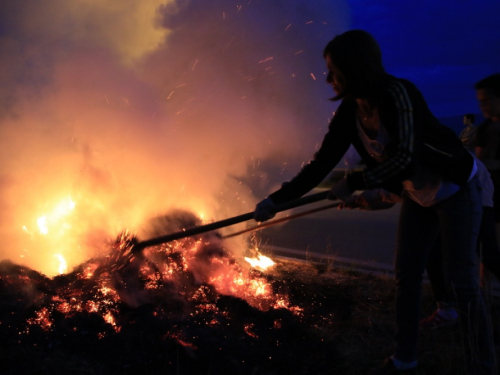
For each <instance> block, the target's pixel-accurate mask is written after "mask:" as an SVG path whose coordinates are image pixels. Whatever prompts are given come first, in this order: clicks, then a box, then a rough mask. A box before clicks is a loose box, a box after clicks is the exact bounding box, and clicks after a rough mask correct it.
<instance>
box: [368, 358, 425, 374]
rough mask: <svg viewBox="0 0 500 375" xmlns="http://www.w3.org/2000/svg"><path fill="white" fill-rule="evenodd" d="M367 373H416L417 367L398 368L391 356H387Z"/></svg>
mask: <svg viewBox="0 0 500 375" xmlns="http://www.w3.org/2000/svg"><path fill="white" fill-rule="evenodd" d="M368 375H418V372H417V369H416V368H413V369H409V370H398V369H397V368H396V366H394V363H393V362H392V359H391V358H387V359H386V360H385V361H384V363H383V364H382V365H381V366H379V367H375V368H374V369H372V370H370V372H368Z"/></svg>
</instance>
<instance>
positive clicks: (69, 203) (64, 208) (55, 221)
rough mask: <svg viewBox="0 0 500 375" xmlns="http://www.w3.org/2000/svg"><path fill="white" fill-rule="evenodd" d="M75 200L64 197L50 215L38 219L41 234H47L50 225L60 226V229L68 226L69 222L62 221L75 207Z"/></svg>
mask: <svg viewBox="0 0 500 375" xmlns="http://www.w3.org/2000/svg"><path fill="white" fill-rule="evenodd" d="M75 206H76V204H75V202H74V201H73V200H72V199H71V197H67V198H64V199H63V200H62V201H60V202H59V203H58V204H57V205H56V206H55V207H54V209H53V210H52V212H51V213H50V214H48V215H43V216H40V217H39V218H38V219H37V221H36V222H37V224H38V229H39V231H40V233H41V234H43V235H47V234H48V233H49V227H56V226H57V227H58V228H59V230H60V231H62V230H63V229H64V227H67V224H64V223H61V221H62V219H63V218H64V217H65V216H68V215H69V214H70V213H71V211H73V210H74V209H75Z"/></svg>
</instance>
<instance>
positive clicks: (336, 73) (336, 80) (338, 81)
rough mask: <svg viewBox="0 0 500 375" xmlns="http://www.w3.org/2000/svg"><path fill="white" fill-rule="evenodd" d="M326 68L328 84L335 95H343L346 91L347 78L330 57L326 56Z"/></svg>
mask: <svg viewBox="0 0 500 375" xmlns="http://www.w3.org/2000/svg"><path fill="white" fill-rule="evenodd" d="M325 60H326V68H327V69H328V75H327V77H326V82H328V83H329V84H330V85H331V86H332V88H333V91H334V92H335V95H337V96H338V95H341V94H342V93H343V92H344V90H345V83H346V82H345V77H344V75H343V74H342V72H341V71H340V70H339V69H338V68H337V67H336V66H335V65H334V64H333V63H332V60H331V58H330V56H326V59H325Z"/></svg>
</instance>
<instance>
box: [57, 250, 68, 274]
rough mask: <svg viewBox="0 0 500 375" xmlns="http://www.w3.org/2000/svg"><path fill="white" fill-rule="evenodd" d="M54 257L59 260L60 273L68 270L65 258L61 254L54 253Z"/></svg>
mask: <svg viewBox="0 0 500 375" xmlns="http://www.w3.org/2000/svg"><path fill="white" fill-rule="evenodd" d="M54 257H56V258H57V260H58V261H59V268H58V271H59V274H60V275H62V274H64V273H66V272H68V265H67V263H66V259H64V257H63V256H62V254H54Z"/></svg>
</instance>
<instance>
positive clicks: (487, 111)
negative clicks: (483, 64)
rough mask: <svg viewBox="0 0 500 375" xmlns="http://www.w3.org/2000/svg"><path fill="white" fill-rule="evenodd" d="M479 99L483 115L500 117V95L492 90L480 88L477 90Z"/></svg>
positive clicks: (492, 117)
mask: <svg viewBox="0 0 500 375" xmlns="http://www.w3.org/2000/svg"><path fill="white" fill-rule="evenodd" d="M476 97H477V101H478V102H479V108H480V109H481V112H482V113H483V116H484V117H485V118H488V119H495V120H499V119H500V97H499V96H496V95H493V94H492V93H491V91H489V90H485V89H478V90H477V91H476Z"/></svg>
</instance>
